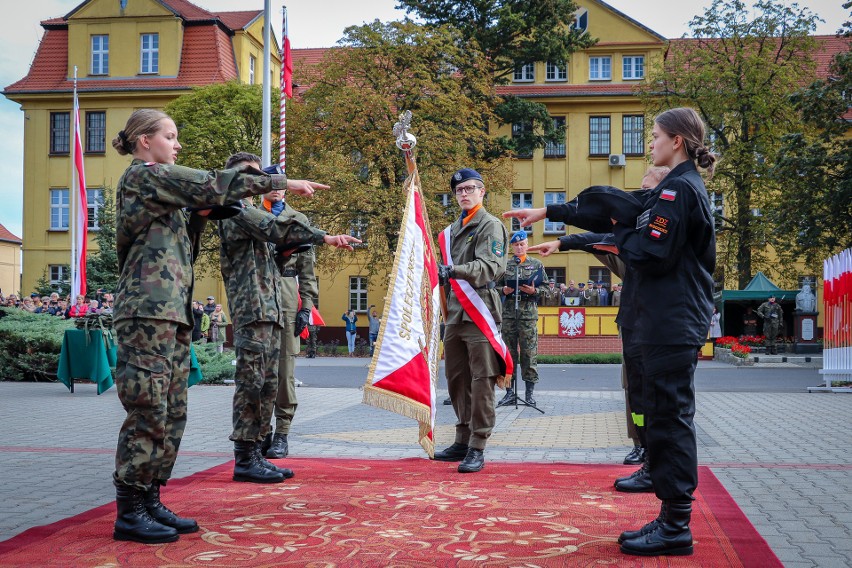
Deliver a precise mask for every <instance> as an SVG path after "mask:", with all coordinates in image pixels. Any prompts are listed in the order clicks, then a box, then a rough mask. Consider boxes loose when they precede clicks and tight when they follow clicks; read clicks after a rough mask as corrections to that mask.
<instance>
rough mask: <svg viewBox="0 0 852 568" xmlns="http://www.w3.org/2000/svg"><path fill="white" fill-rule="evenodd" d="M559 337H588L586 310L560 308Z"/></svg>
mask: <svg viewBox="0 0 852 568" xmlns="http://www.w3.org/2000/svg"><path fill="white" fill-rule="evenodd" d="M558 335H559V337H570V338H574V337H586V308H559V334H558Z"/></svg>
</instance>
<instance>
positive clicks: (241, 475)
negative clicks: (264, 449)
mask: <svg viewBox="0 0 852 568" xmlns="http://www.w3.org/2000/svg"><path fill="white" fill-rule="evenodd" d="M259 455H260V454H259V452H258V451H257V442H246V441H243V440H239V441H235V442H234V459H235V460H236V463H234V481H249V482H251V483H281V482H282V481H284V476H283V475H282V474H280V473H277V472H275V471H272V470H271V469H266V468H265V467H263V465H261V463H260V459H258V456H259Z"/></svg>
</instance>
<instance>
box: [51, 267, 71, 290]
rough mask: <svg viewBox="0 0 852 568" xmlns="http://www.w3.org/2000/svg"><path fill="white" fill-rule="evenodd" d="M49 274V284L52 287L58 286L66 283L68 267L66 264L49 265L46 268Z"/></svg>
mask: <svg viewBox="0 0 852 568" xmlns="http://www.w3.org/2000/svg"><path fill="white" fill-rule="evenodd" d="M47 269H48V272H49V273H50V283H51V285H53V286H58V285H59V284H63V283H65V282H68V265H67V264H49V265H48V266H47Z"/></svg>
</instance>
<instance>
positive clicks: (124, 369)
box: [113, 318, 192, 489]
mask: <svg viewBox="0 0 852 568" xmlns="http://www.w3.org/2000/svg"><path fill="white" fill-rule="evenodd" d="M113 326H114V329H115V335H116V338H117V341H118V360H117V363H116V366H115V385H116V390H117V391H118V399H119V400H120V401H121V404H122V406H124V410H126V411H127V417H126V418H125V419H124V423H123V424H122V425H121V431H120V432H119V433H118V447H117V448H116V452H115V473H114V474H113V477H114V479H115V481H117V482H119V483H122V484H125V485H130V486H133V487H137V488H139V489H148V488H149V487H150V486H151V483H152V482H153V481H154V480H158V481H160V482H161V483H162V484H165V482H166V481H167V480H168V479H169V478H170V477H171V475H172V468H174V465H175V458H176V457H177V453H178V448H179V447H180V441H181V438H182V437H183V431H184V428H185V427H186V391H187V388H188V386H187V379H188V377H189V344H190V339H191V337H192V329H191V328H190V327H188V326H184V325H180V324H177V323H174V322H169V321H163V320H155V319H146V318H133V319H123V320H119V321H116V322H115V323H114V324H113Z"/></svg>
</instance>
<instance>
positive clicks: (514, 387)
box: [497, 256, 544, 414]
mask: <svg viewBox="0 0 852 568" xmlns="http://www.w3.org/2000/svg"><path fill="white" fill-rule="evenodd" d="M515 265H516V266H515V318H516V320H517V316H518V303H519V302H520V289H519V286H520V278H521V258H520V257H518V256H516V257H515ZM519 343H520V342H519ZM520 359H521V350H520V345H518V360H517V361H515V372H514V373H512V398H513V399H514V400H507V401H506V402H505V403H504V404H497V408H500V407H501V406H512V403H514V404H515V410H517V408H518V405H520V406H526V407H529V408H535V409H536V410H538V411H539V412H541V413H542V414H544V410H542V409H540V408H539V407H537V406H536V405H535V404H530V403H529V402H527V401H526V399H524V400H521V397H520V396H518V375H519V374H520V372H521V361H520Z"/></svg>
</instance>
